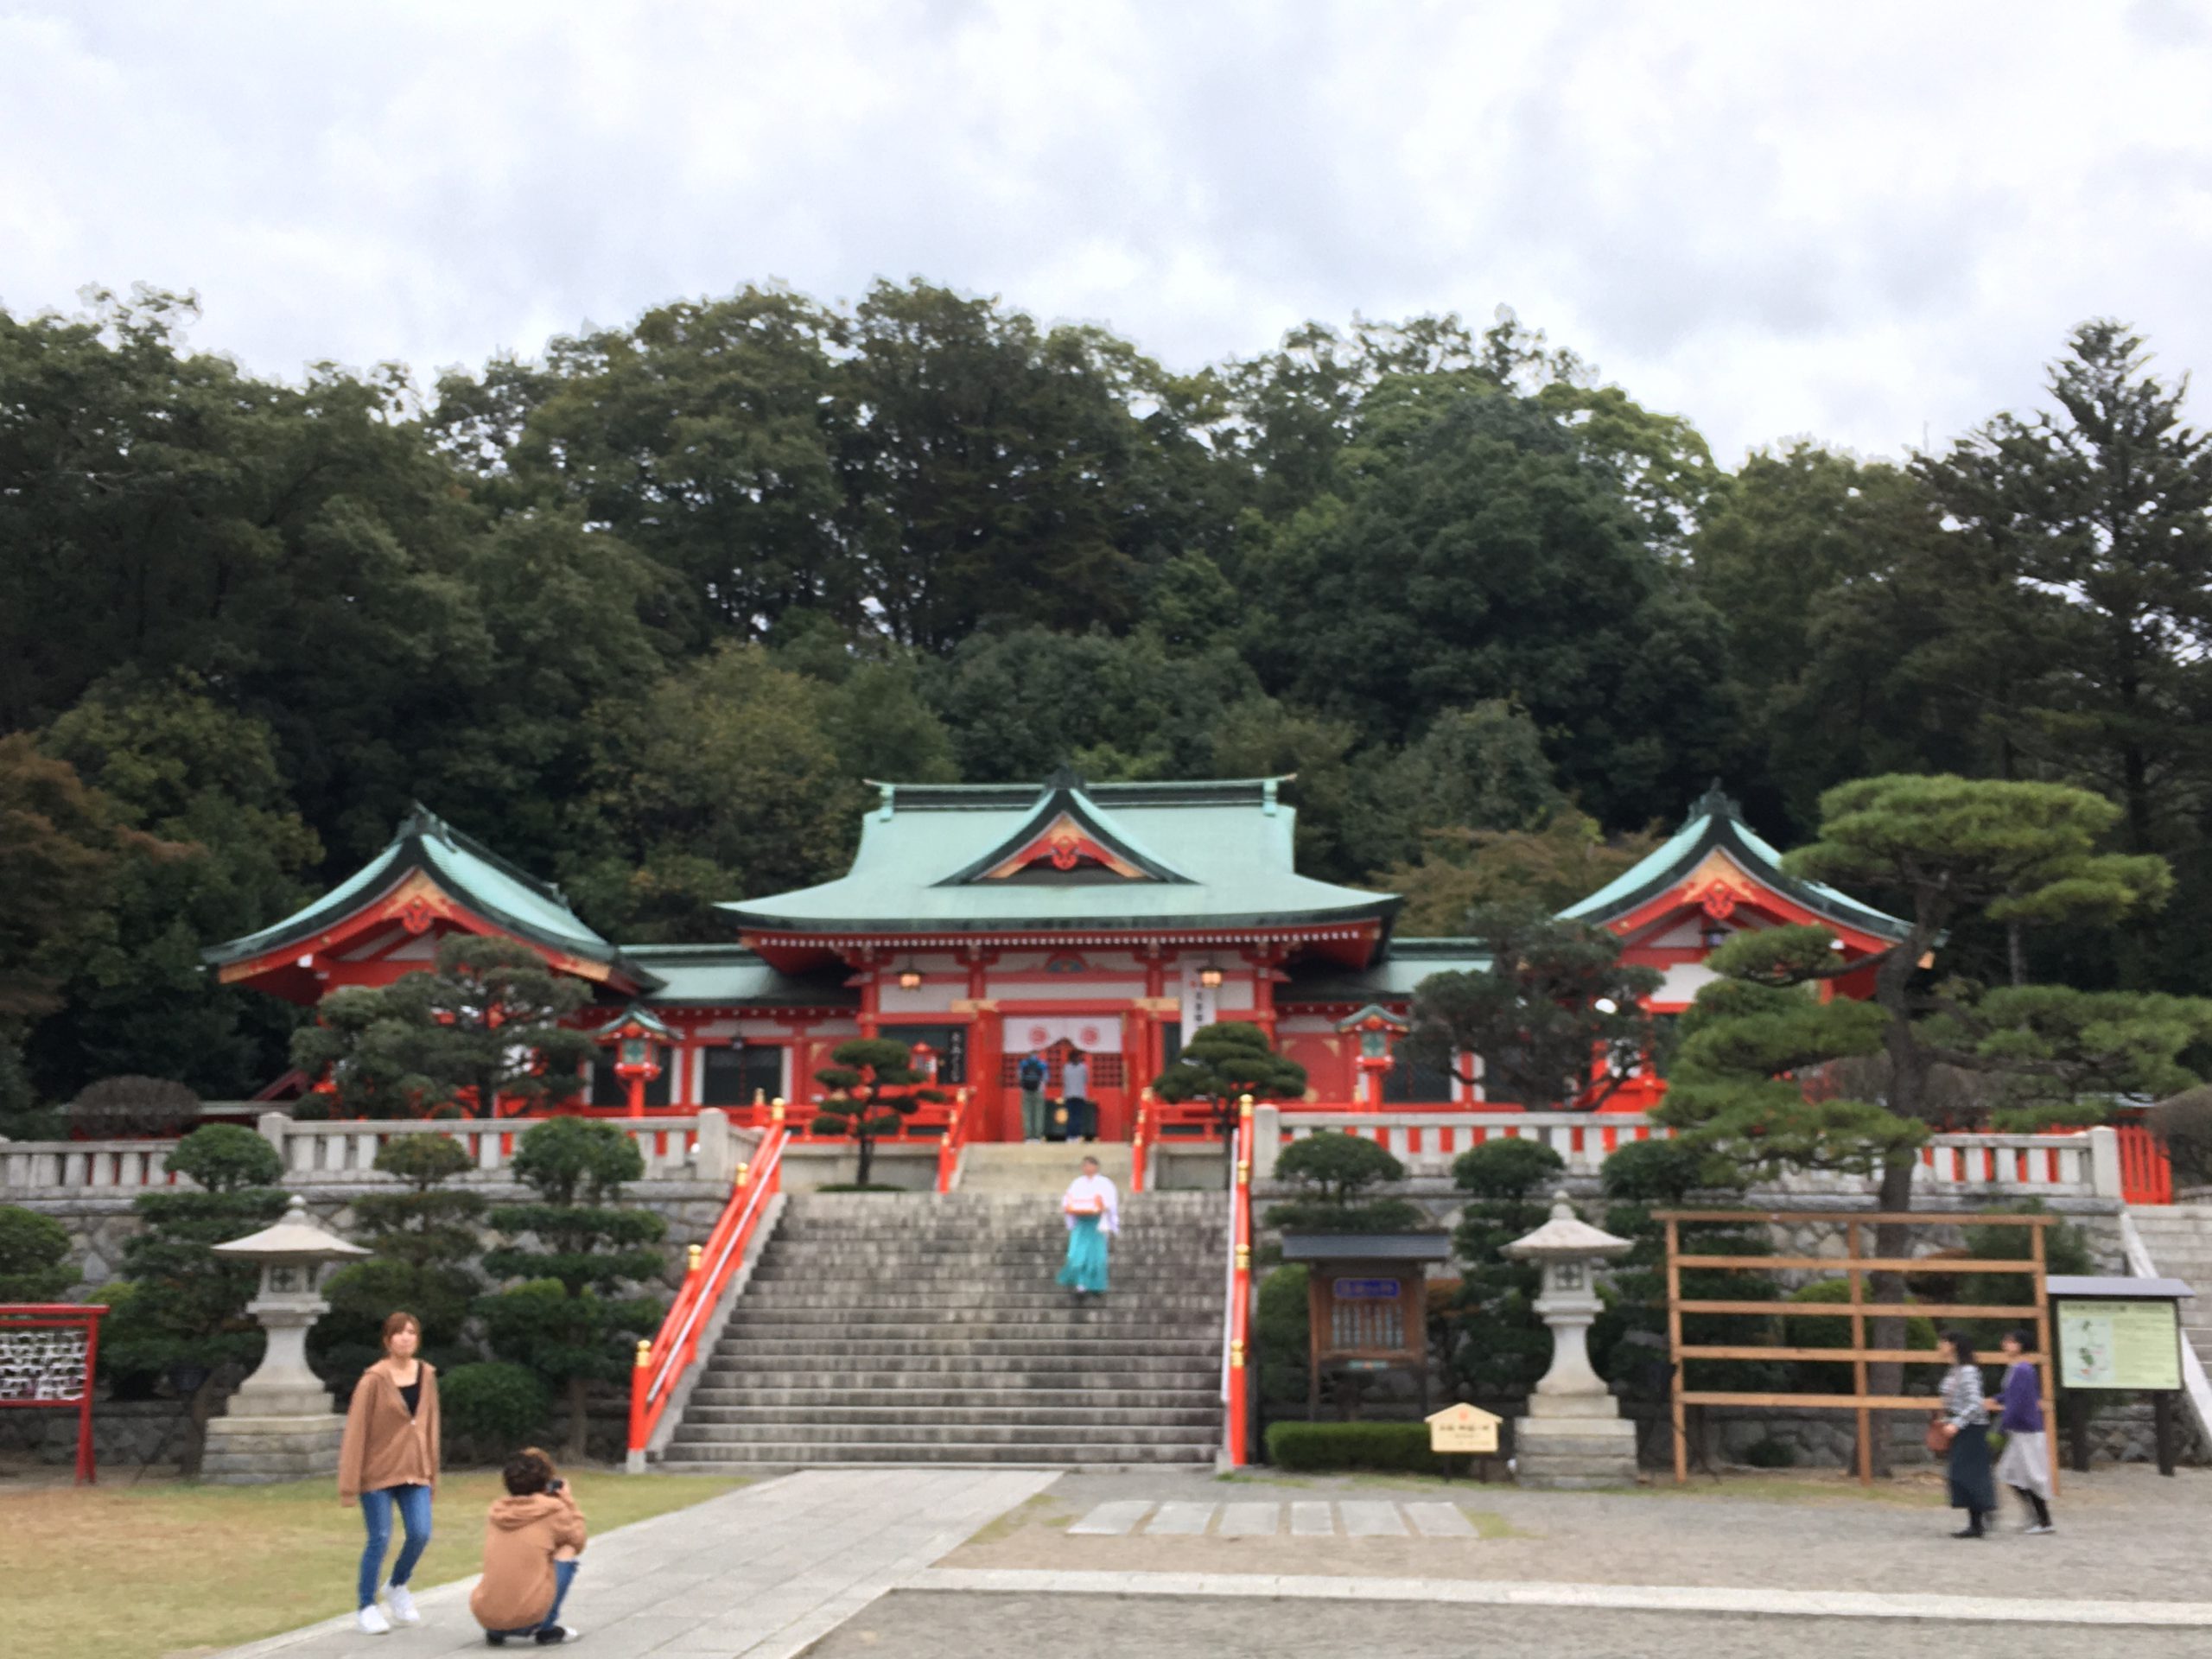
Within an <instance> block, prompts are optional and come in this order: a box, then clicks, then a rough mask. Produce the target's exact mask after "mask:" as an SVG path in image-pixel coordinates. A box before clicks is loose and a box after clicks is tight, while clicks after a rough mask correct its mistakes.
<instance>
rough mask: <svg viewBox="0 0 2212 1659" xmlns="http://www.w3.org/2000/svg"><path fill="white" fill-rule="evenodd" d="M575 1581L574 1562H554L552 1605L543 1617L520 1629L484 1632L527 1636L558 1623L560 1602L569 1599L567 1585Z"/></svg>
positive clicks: (559, 1619)
mask: <svg viewBox="0 0 2212 1659" xmlns="http://www.w3.org/2000/svg"><path fill="white" fill-rule="evenodd" d="M575 1581H576V1563H575V1562H574V1561H556V1562H554V1563H553V1605H552V1606H550V1608H548V1609H547V1610H546V1612H545V1617H544V1618H541V1619H539V1620H538V1621H537V1624H525V1625H524V1626H523V1627H522V1629H520V1630H490V1631H487V1632H486V1634H487V1635H490V1636H528V1635H530V1634H531V1632H532V1631H535V1630H543V1629H545V1628H546V1626H548V1625H549V1624H559V1623H560V1622H561V1604H562V1603H563V1602H564V1601H566V1600H567V1599H569V1586H570V1585H572V1584H574V1583H575Z"/></svg>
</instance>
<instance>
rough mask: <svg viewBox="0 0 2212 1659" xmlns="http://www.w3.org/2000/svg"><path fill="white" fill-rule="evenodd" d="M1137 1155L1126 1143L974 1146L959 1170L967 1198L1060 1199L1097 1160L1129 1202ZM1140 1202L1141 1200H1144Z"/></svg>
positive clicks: (1103, 1173)
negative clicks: (975, 1195) (994, 1195)
mask: <svg viewBox="0 0 2212 1659" xmlns="http://www.w3.org/2000/svg"><path fill="white" fill-rule="evenodd" d="M1134 1157H1135V1154H1133V1153H1131V1151H1130V1150H1129V1146H1128V1142H1127V1141H1076V1142H1073V1143H1072V1144H1062V1143H1060V1142H1058V1141H1039V1142H1038V1143H1036V1144H1034V1145H1023V1144H1019V1143H1017V1144H1009V1145H995V1144H992V1143H990V1142H987V1141H976V1142H971V1143H970V1144H969V1147H968V1150H967V1152H966V1153H965V1154H963V1157H962V1160H961V1165H960V1185H959V1187H958V1191H960V1192H1027V1193H1033V1194H1034V1195H1036V1196H1037V1197H1039V1198H1047V1199H1051V1198H1058V1197H1059V1195H1060V1194H1061V1193H1063V1192H1066V1191H1067V1189H1068V1183H1069V1182H1070V1181H1071V1180H1073V1179H1075V1178H1076V1177H1077V1176H1078V1175H1080V1174H1081V1173H1083V1160H1084V1159H1085V1158H1096V1160H1098V1173H1100V1174H1102V1175H1103V1176H1106V1177H1107V1178H1108V1179H1110V1180H1112V1182H1113V1183H1114V1185H1116V1187H1117V1188H1119V1189H1120V1190H1121V1192H1122V1194H1123V1196H1124V1197H1125V1198H1126V1197H1127V1196H1128V1191H1129V1168H1130V1165H1131V1163H1132V1161H1133V1160H1134ZM1139 1196H1140V1197H1141V1196H1142V1195H1141V1194H1140V1195H1139Z"/></svg>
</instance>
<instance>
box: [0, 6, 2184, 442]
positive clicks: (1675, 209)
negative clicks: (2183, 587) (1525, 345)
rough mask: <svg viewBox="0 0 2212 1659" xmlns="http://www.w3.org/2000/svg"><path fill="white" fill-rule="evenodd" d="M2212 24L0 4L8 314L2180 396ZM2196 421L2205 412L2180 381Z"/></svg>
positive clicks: (396, 338) (1878, 416)
mask: <svg viewBox="0 0 2212 1659" xmlns="http://www.w3.org/2000/svg"><path fill="white" fill-rule="evenodd" d="M2208 88H2212V0H2138V3H2126V0H2095V3H2090V4H2082V3H2079V0H2064V3H2056V4H2045V3H2039V0H2003V3H1998V4H1947V3H1943V0H1910V3H1891V0H1859V3H1856V4H1853V5H1851V6H1848V7H1846V6H1841V5H1827V6H1817V7H1816V6H1813V5H1808V4H1774V3H1770V0H1768V3H1752V4H1733V3H1726V4H1724V3H1720V0H1696V3H1689V4H1684V3H1681V0H1672V3H1640V0H1594V3H1577V0H1548V3H1541V4H1535V5H1531V4H1527V3H1507V4H1500V3H1487V0H1484V3H1474V0H1459V3H1446V4H1437V5H1428V4H1417V3H1393V0H1349V3H1332V0H1262V3H1249V4H1246V3H1231V0H1159V3H1152V0H1131V3H1104V0H1089V3H1083V4H1078V5H1052V4H1046V3H1040V0H1006V3H996V4H995V3H985V0H974V3H970V0H906V3H903V4H871V3H839V0H804V3H798V4H792V3H773V4H771V3H745V0H721V3H680V0H657V3H650V4H639V5H634V6H632V5H624V4H618V3H613V0H590V3H575V4H569V3H559V0H527V3H505V0H500V3H492V0H481V3H471V0H438V3H424V4H402V3H373V0H371V3H362V4H358V5H354V6H349V7H311V6H302V5H299V4H296V3H292V0H285V3H270V4H248V3H231V0H198V3H174V4H138V3H126V0H82V3H78V4H62V3H40V0H0V149H4V154H5V156H6V158H7V160H6V165H5V168H4V169H0V305H4V306H5V307H6V308H9V309H10V310H13V311H16V312H30V311H36V310H41V309H46V308H60V309H65V310H66V309H69V308H73V307H74V306H75V305H76V304H77V303H78V302H77V299H76V295H77V293H78V290H79V289H81V288H83V287H84V286H85V285H86V284H87V283H102V284H106V285H110V286H114V287H123V286H126V285H128V284H130V283H134V282H145V283H156V284H159V285H162V286H166V287H171V288H179V289H196V290H197V291H198V292H199V294H200V296H201V299H202V302H203V304H204V307H205V316H204V319H203V321H201V322H200V325H199V326H198V327H197V328H196V330H195V331H194V340H195V341H196V343H198V344H200V345H201V346H207V347H209V348H213V349H217V350H220V351H224V352H227V353H232V355H234V356H236V357H237V358H238V359H240V360H241V361H243V362H244V363H245V364H246V365H249V366H250V367H251V368H253V369H255V370H256V371H258V372H263V373H269V374H283V375H296V374H298V373H299V372H300V370H301V368H302V365H303V364H305V363H307V362H308V361H310V360H314V359H337V360H339V361H340V362H344V363H348V364H352V365H357V366H358V365H367V364H370V363H372V362H375V361H378V360H381V359H400V360H402V361H404V362H407V363H409V364H411V365H414V366H415V367H416V369H417V371H418V372H423V375H424V378H428V374H429V371H432V370H435V368H437V367H439V366H441V365H448V364H454V363H463V362H466V363H474V362H476V361H479V360H480V359H482V358H484V357H485V356H486V354H488V353H492V352H493V351H495V350H498V349H501V348H508V349H513V350H518V351H521V352H523V353H531V352H534V351H536V350H537V349H538V348H539V347H540V346H542V345H543V341H544V340H546V338H547V337H548V336H549V335H550V334H556V333H563V332H567V331H570V330H573V329H575V328H576V327H579V326H581V325H582V324H583V323H585V322H586V321H591V322H596V323H611V322H617V321H624V320H626V319H627V318H629V317H631V316H632V315H635V314H636V313H637V312H639V310H641V309H642V308H645V307H646V306H648V305H651V304H652V303H654V302H659V301H662V300H665V299H670V298H673V297H676V296H686V295H690V296H696V295H702V294H715V293H722V292H727V291H728V290H729V289H732V288H734V287H735V286H736V285H738V284H740V283H744V282H747V281H758V280H767V279H780V280H782V281H784V282H786V283H790V284H791V285H793V286H795V287H797V288H798V289H802V290H804V291H805V292H808V293H810V294H814V295H817V296H823V297H829V298H835V297H842V298H847V299H849V298H853V297H856V296H858V295H859V294H860V292H861V290H862V289H864V288H865V287H866V285H867V284H868V282H869V280H870V279H871V278H872V277H875V276H878V275H887V276H892V277H905V276H909V275H920V276H925V277H930V278H931V279H933V280H937V281H941V282H944V283H950V284H952V285H954V286H956V287H959V288H962V289H969V290H971V291H979V292H985V293H992V294H997V295H1000V296H1003V297H1004V298H1005V299H1006V300H1007V301H1008V302H1011V303H1013V304H1016V305H1019V306H1021V307H1024V308H1027V309H1029V310H1031V311H1033V312H1034V313H1036V314H1037V315H1040V316H1042V317H1046V318H1048V319H1071V320H1083V321H1096V322H1101V323H1104V324H1107V325H1109V326H1110V327H1114V328H1116V329H1117V330H1119V331H1121V332H1122V333H1123V334H1127V335H1128V336H1129V337H1131V338H1133V339H1135V340H1136V341H1137V342H1138V343H1139V344H1140V345H1141V346H1143V347H1144V348H1146V349H1147V350H1148V351H1150V352H1151V353H1154V355H1156V356H1159V357H1160V358H1162V359H1165V360H1166V361H1167V362H1169V363H1171V364H1173V365H1178V366H1184V367H1190V366H1195V365H1198V364H1201V363H1204V362H1206V361H1209V360H1211V359H1217V358H1220V357H1223V356H1226V355H1230V354H1232V353H1249V352H1252V351H1255V350H1259V349H1262V348H1264V347H1265V346H1268V345H1269V344H1271V343H1272V342H1273V341H1274V340H1275V339H1276V338H1277V337H1278V336H1279V335H1280V334H1281V332H1282V330H1283V329H1284V328H1286V327H1288V326H1290V325H1292V324H1293V323H1295V322H1297V321H1300V320H1301V319H1304V318H1307V317H1319V318H1323V319H1327V320H1332V321H1343V320H1344V319H1346V318H1348V317H1349V316H1350V315H1351V314H1352V313H1353V312H1354V311H1358V312H1361V313H1363V314H1364V315H1369V316H1372V317H1397V316H1402V315H1408V314H1411V313H1414V312H1419V311H1426V310H1444V309H1454V310H1458V311H1459V312H1461V313H1462V314H1464V315H1467V316H1469V317H1470V318H1472V319H1477V320H1486V319H1487V318H1488V316H1489V315H1490V313H1491V308H1493V307H1495V306H1496V305H1497V304H1499V303H1500V302H1504V303H1509V304H1510V305H1512V306H1514V307H1515V308H1516V309H1518V310H1519V312H1520V313H1521V315H1522V317H1523V318H1524V319H1526V320H1527V321H1530V322H1532V323H1534V324H1536V325H1538V326H1540V327H1543V328H1545V329H1546V330H1548V332H1549V334H1551V336H1552V338H1553V339H1554V340H1555V341H1556V342H1558V343H1560V344H1563V345H1567V346H1573V348H1574V349H1576V350H1577V351H1579V352H1580V353H1583V354H1584V355H1585V356H1586V357H1587V358H1589V359H1592V360H1593V361H1594V362H1595V363H1596V364H1597V365H1598V366H1599V370H1600V372H1602V373H1603V374H1604V376H1605V378H1609V379H1612V380H1616V381H1618V382H1619V383H1620V384H1621V385H1624V386H1626V387H1628V388H1629V389H1630V391H1631V392H1632V393H1634V394H1635V395H1636V396H1637V397H1639V398H1641V399H1643V401H1644V402H1646V403H1649V404H1654V405H1656V406H1658V407H1662V408H1665V409H1669V410H1679V411H1681V412H1683V413H1687V414H1688V415H1689V416H1692V417H1693V418H1694V420H1696V421H1697V422H1698V423H1700V425H1701V426H1702V427H1703V428H1704V429H1705V430H1706V432H1707V434H1708V435H1710V436H1711V437H1712V439H1713V443H1714V447H1715V448H1716V451H1717V452H1718V453H1719V454H1720V455H1721V457H1722V458H1723V459H1724V460H1726V461H1733V460H1734V459H1735V458H1737V457H1738V456H1739V455H1740V454H1741V453H1742V452H1743V450H1744V448H1745V447H1746V446H1748V445H1756V444H1762V443H1769V442H1774V441H1776V440H1777V439H1783V438H1787V437H1789V436H1792V435H1801V434H1813V435H1819V436H1821V437H1823V438H1825V439H1827V440H1829V441H1831V442H1837V443H1840V444H1845V445H1848V446H1850V447H1853V448H1857V449H1859V450H1860V451H1861V452H1863V453H1868V454H1898V453H1901V452H1902V451H1903V450H1904V449H1905V448H1907V447H1909V446H1912V445H1916V444H1917V443H1919V442H1920V441H1921V438H1922V434H1923V431H1926V432H1928V433H1929V435H1932V436H1933V437H1935V438H1936V439H1938V440H1940V439H1941V438H1942V436H1943V435H1945V434H1947V433H1948V432H1953V431H1955V430H1958V429H1961V428H1963V427H1964V426H1966V425H1967V424H1970V423H1974V422H1975V421H1977V420H1980V419H1981V418H1983V417H1985V416H1987V415H1988V414H1990V413H1991V412H1993V411H1994V410H1998V409H2000V408H2007V407H2012V408H2018V407H2022V406H2024V405H2027V404H2031V403H2032V402H2033V401H2034V400H2035V399H2036V397H2037V389H2038V385H2039V381H2040V378H2041V374H2042V365H2043V364H2044V362H2045V360H2046V359H2049V358H2050V357H2051V356H2052V355H2053V354H2054V353H2056V350H2057V349H2058V347H2059V346H2060V344H2061V342H2062V341H2063V338H2064V335H2065V333H2066V331H2067V329H2068V328H2069V327H2070V326H2071V325H2072V324H2073V323H2075V322H2076V321H2080V320H2081V319H2082V318H2084V317H2087V316H2089V315H2095V314H2100V313H2102V314H2110V315H2119V316H2122V317H2125V318H2127V319H2129V320H2130V321H2133V322H2134V323H2136V324H2137V325H2138V326H2139V327H2141V328H2142V329H2144V330H2145V332H2147V333H2148V334H2150V336H2151V337H2152V342H2153V345H2154V346H2156V347H2157V349H2158V353H2159V356H2160V362H2161V365H2163V366H2164V368H2165V369H2167V370H2169V371H2172V372H2180V371H2182V370H2185V369H2190V368H2195V369H2197V370H2201V371H2207V372H2212V96H2208V92H2207V89H2208ZM2196 405H2197V406H2198V407H2199V408H2202V407H2203V397H2202V396H2200V397H2198V398H2197V399H2196Z"/></svg>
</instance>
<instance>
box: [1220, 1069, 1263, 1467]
mask: <svg viewBox="0 0 2212 1659" xmlns="http://www.w3.org/2000/svg"><path fill="white" fill-rule="evenodd" d="M1254 1144H1255V1142H1254V1140H1253V1135H1252V1096H1249V1095H1246V1096H1244V1097H1243V1099H1242V1100H1240V1101H1239V1102H1238V1103H1237V1106H1236V1142H1235V1151H1236V1166H1235V1168H1234V1169H1233V1171H1232V1172H1231V1173H1230V1186H1229V1268H1228V1276H1229V1307H1228V1310H1227V1313H1226V1317H1225V1318H1224V1319H1223V1320H1222V1344H1221V1399H1222V1438H1223V1440H1224V1442H1225V1445H1224V1447H1223V1451H1224V1453H1225V1454H1226V1456H1227V1458H1228V1461H1229V1466H1230V1468H1232V1469H1241V1468H1243V1466H1244V1464H1245V1462H1246V1446H1245V1441H1246V1439H1247V1437H1248V1436H1249V1433H1250V1423H1249V1416H1248V1414H1249V1411H1250V1408H1251V1390H1250V1389H1249V1387H1248V1386H1247V1383H1248V1381H1249V1376H1250V1372H1249V1370H1248V1368H1247V1365H1246V1363H1245V1362H1246V1357H1247V1356H1248V1355H1249V1353H1250V1351H1251V1344H1252V1149H1253V1147H1254Z"/></svg>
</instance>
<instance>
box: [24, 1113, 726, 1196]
mask: <svg viewBox="0 0 2212 1659" xmlns="http://www.w3.org/2000/svg"><path fill="white" fill-rule="evenodd" d="M595 1121H597V1122H608V1123H612V1124H613V1126H614V1127H615V1128H619V1129H620V1130H622V1131H623V1132H624V1133H626V1134H627V1135H630V1137H631V1138H632V1140H634V1141H637V1143H638V1149H639V1152H640V1153H641V1154H643V1155H644V1158H645V1175H644V1179H646V1180H649V1181H670V1180H675V1181H682V1180H697V1181H711V1182H722V1181H727V1180H728V1179H730V1177H731V1175H732V1174H733V1173H734V1172H735V1169H736V1166H737V1164H738V1162H739V1161H740V1160H742V1159H744V1158H745V1157H747V1155H748V1149H749V1147H750V1146H751V1145H752V1143H753V1141H757V1140H758V1139H759V1136H758V1135H756V1134H754V1133H753V1132H751V1131H743V1130H735V1129H733V1128H731V1127H730V1123H729V1118H728V1114H727V1113H725V1112H722V1111H721V1110H719V1109H715V1108H712V1107H709V1108H708V1109H704V1110H702V1111H700V1112H697V1113H687V1114H684V1115H683V1116H666V1117H650V1118H602V1119H598V1120H595ZM534 1122H535V1121H534V1120H531V1119H518V1118H503V1119H500V1120H499V1121H498V1122H479V1121H477V1120H474V1119H469V1118H454V1119H436V1120H432V1121H429V1122H417V1121H415V1120H405V1121H400V1120H381V1119H380V1120H376V1121H372V1122H358V1121H348V1122H298V1121H296V1120H295V1119H293V1118H290V1117H288V1116H285V1115H284V1114H283V1113H282V1112H264V1113H263V1114H262V1115H261V1116H260V1119H259V1121H258V1122H257V1124H256V1125H255V1127H256V1128H257V1129H258V1130H259V1131H260V1133H261V1134H262V1135H263V1136H264V1138H265V1139H267V1140H268V1141H269V1142H270V1144H271V1145H273V1146H274V1147H276V1148H277V1157H278V1159H279V1160H281V1162H282V1163H283V1170H284V1173H283V1176H282V1177H281V1178H280V1179H282V1181H283V1185H285V1186H287V1187H295V1188H296V1187H301V1186H308V1187H312V1186H315V1185H327V1184H337V1183H344V1182H356V1183H358V1182H364V1181H370V1182H381V1181H385V1180H389V1179H391V1177H389V1176H385V1175H383V1174H380V1173H378V1171H377V1169H376V1160H377V1154H378V1152H380V1151H382V1150H383V1148H384V1147H385V1146H387V1145H389V1144H390V1143H391V1141H396V1140H399V1139H402V1138H404V1137H405V1136H408V1135H449V1136H451V1137H452V1138H453V1139H454V1140H455V1141H459V1142H460V1143H461V1147H462V1148H463V1149H464V1150H465V1151H467V1154H468V1156H469V1162H470V1164H471V1165H472V1166H473V1171H472V1173H471V1174H470V1175H468V1176H466V1177H464V1178H463V1179H468V1180H480V1179H504V1172H505V1169H506V1167H507V1166H508V1164H509V1163H511V1162H512V1160H513V1158H514V1152H515V1147H517V1146H518V1144H519V1143H520V1141H521V1140H522V1137H523V1136H524V1135H525V1134H526V1133H528V1132H529V1130H530V1129H531V1128H532V1127H533V1125H534ZM174 1146H175V1142H174V1141H0V1194H8V1195H12V1196H16V1197H25V1196H29V1195H32V1194H39V1195H58V1194H61V1193H94V1194H97V1193H100V1192H115V1193H116V1194H118V1196H127V1195H128V1194H130V1193H132V1192H137V1191H140V1190H143V1189H144V1188H146V1187H149V1186H169V1185H181V1186H189V1185H191V1183H190V1182H189V1181H188V1180H187V1179H185V1178H183V1177H181V1176H176V1175H172V1174H170V1173H169V1172H168V1154H169V1151H170V1149H171V1147H174Z"/></svg>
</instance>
